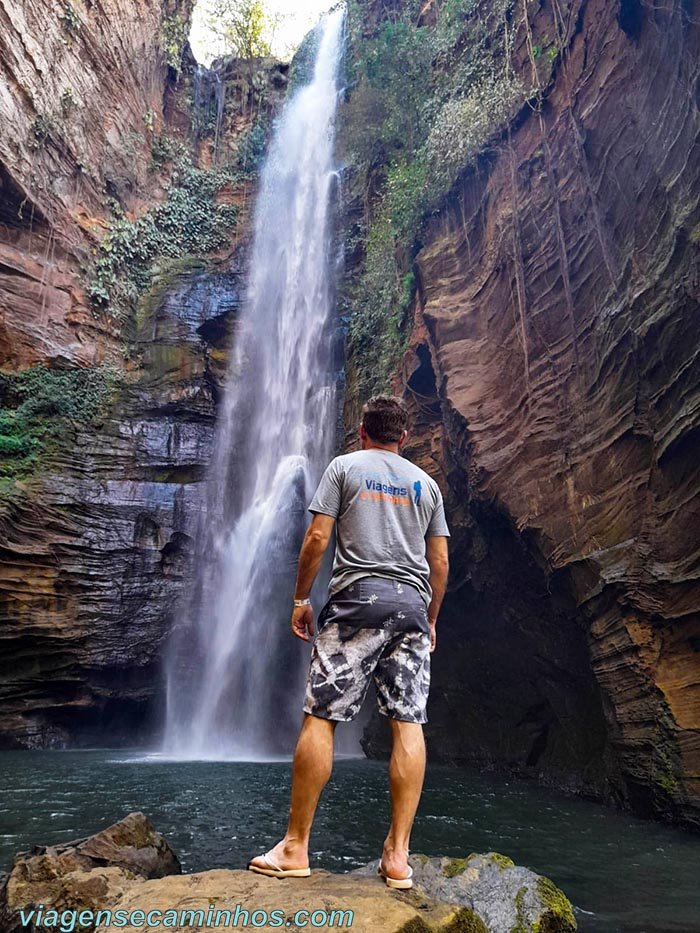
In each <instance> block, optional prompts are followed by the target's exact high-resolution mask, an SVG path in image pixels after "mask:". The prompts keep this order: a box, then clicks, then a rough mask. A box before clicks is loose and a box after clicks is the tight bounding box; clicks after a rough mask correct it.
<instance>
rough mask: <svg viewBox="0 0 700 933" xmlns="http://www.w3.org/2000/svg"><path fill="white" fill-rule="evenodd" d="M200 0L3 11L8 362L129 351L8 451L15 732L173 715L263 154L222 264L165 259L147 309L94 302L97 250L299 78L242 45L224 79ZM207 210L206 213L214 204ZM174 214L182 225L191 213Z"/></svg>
mask: <svg viewBox="0 0 700 933" xmlns="http://www.w3.org/2000/svg"><path fill="white" fill-rule="evenodd" d="M191 5H192V4H191V3H189V2H185V3H180V4H175V3H169V2H168V3H161V2H160V0H158V2H144V3H140V2H139V3H133V2H126V0H114V2H110V3H106V4H101V5H100V6H99V7H95V6H94V5H90V4H88V5H87V6H83V5H82V4H75V5H71V4H68V3H67V4H65V5H59V6H56V5H54V4H42V3H38V4H34V5H32V6H31V9H30V8H29V7H28V6H27V5H26V4H25V5H22V4H9V5H8V4H5V6H4V8H3V10H2V11H0V44H1V46H0V51H1V53H2V54H1V56H0V57H1V58H2V64H1V66H0V67H2V68H3V73H2V88H3V93H2V95H0V115H1V116H2V118H3V121H7V125H11V126H12V127H13V133H12V134H4V135H3V138H2V140H1V141H0V179H1V180H2V184H1V186H0V211H2V226H1V227H0V230H1V231H2V236H0V321H1V322H2V323H1V325H0V354H1V355H2V369H3V371H4V372H17V371H22V370H25V369H27V368H28V367H32V366H36V364H44V365H46V366H48V367H49V371H50V372H52V373H55V372H66V373H69V374H70V373H74V372H76V371H78V370H76V367H78V368H83V369H84V371H85V372H88V371H95V369H94V367H95V364H100V363H104V362H109V363H110V364H111V365H112V366H113V367H114V368H115V369H116V370H117V371H118V372H119V373H120V376H119V379H118V381H117V389H116V391H115V392H114V393H113V395H112V398H111V403H110V404H109V405H108V406H106V407H105V408H104V410H103V411H102V412H101V414H100V416H99V418H98V419H97V420H94V419H93V420H92V421H91V422H85V421H84V420H74V421H73V422H67V426H66V428H65V430H64V432H63V434H62V435H61V437H60V438H59V439H58V440H55V439H54V440H52V441H51V443H50V444H43V447H42V449H41V453H40V455H39V459H38V464H37V465H36V466H34V467H33V468H29V467H28V468H27V469H25V470H23V471H19V472H18V471H17V470H16V469H15V467H14V466H13V461H12V460H11V459H8V461H7V462H8V464H9V465H8V466H7V472H6V471H5V461H4V460H3V458H0V474H1V475H2V476H3V477H9V479H3V480H2V483H3V486H2V490H1V491H0V640H1V641H2V652H1V654H2V661H1V662H0V736H1V738H0V744H3V745H5V746H16V745H20V746H29V747H33V746H42V747H47V746H64V745H66V744H75V743H78V744H80V743H91V742H98V743H100V742H101V743H109V744H112V743H116V744H125V743H134V742H138V741H139V740H142V739H145V738H146V737H147V736H149V735H151V734H152V730H153V726H154V721H155V719H156V717H157V715H158V712H159V710H158V709H157V708H156V707H155V706H154V699H155V698H156V697H158V696H161V695H162V691H161V684H160V665H161V660H162V654H163V650H162V649H163V642H164V640H165V637H166V635H167V631H168V628H169V626H170V624H171V621H172V615H173V611H174V607H175V605H176V604H177V601H178V597H179V594H180V590H181V587H182V584H183V582H184V581H185V580H189V579H190V578H191V576H190V575H188V569H191V568H190V557H191V554H192V542H193V539H194V537H195V535H196V529H197V521H198V516H199V514H200V504H201V501H202V500H201V494H200V493H201V481H202V479H203V477H204V475H205V471H206V466H207V463H208V461H209V456H210V452H211V445H212V437H213V430H214V420H215V408H216V403H217V400H218V398H219V396H220V394H221V392H222V389H223V382H224V378H225V371H226V357H227V352H228V346H229V343H230V339H231V334H232V330H233V327H234V323H235V317H236V311H237V308H238V306H239V304H240V301H241V296H242V293H243V289H244V263H245V259H244V257H245V248H246V240H247V236H248V216H249V205H250V203H251V201H252V197H253V189H254V175H253V174H252V173H251V171H250V170H249V169H247V168H246V166H243V167H242V168H241V170H240V171H239V172H238V174H236V173H235V172H234V173H233V175H232V179H233V180H232V181H231V182H229V183H228V184H227V185H226V187H225V188H224V189H223V191H222V192H221V194H220V195H217V198H218V199H223V200H224V201H225V202H226V203H227V204H229V205H231V206H232V209H233V210H235V211H237V212H238V220H237V223H236V224H235V226H232V227H231V228H230V230H227V231H224V236H223V238H222V241H221V244H220V248H219V249H217V250H216V251H214V253H213V255H212V256H211V257H210V258H209V257H208V258H207V260H206V261H205V260H203V259H202V258H199V257H198V256H197V254H196V249H193V248H192V247H191V246H190V247H189V255H187V256H186V257H185V258H181V259H179V260H173V259H172V252H171V253H169V254H168V256H169V257H170V258H167V260H163V261H162V262H161V261H159V262H158V263H156V265H155V267H154V271H153V277H152V280H151V282H150V286H149V287H148V288H146V289H144V290H143V292H142V294H140V296H139V299H138V302H137V306H136V308H135V311H134V313H133V315H131V316H130V317H129V318H128V319H127V320H123V319H122V320H120V319H119V318H118V316H117V315H116V314H115V313H113V310H112V308H111V305H106V306H101V307H100V306H96V305H95V303H94V302H91V301H90V298H89V296H88V293H87V285H88V281H89V278H90V276H91V275H92V274H93V273H94V261H95V257H94V256H93V253H94V252H95V251H96V250H97V255H102V256H104V251H103V252H102V253H100V252H99V244H100V242H102V238H103V236H104V234H105V232H107V231H109V230H110V229H113V228H114V226H115V224H122V225H125V224H127V225H128V224H129V223H131V222H132V221H135V220H136V219H137V218H139V217H140V216H143V215H144V214H145V212H146V211H147V210H148V209H149V208H151V207H153V205H156V204H162V203H164V202H165V201H166V199H167V198H168V196H169V195H168V192H169V190H170V189H172V188H173V187H176V186H177V184H178V172H179V174H180V176H182V174H183V171H182V169H180V168H179V167H178V165H177V163H176V162H175V160H174V157H173V152H180V151H185V150H187V151H189V152H190V154H191V156H190V157H191V159H192V164H193V165H195V166H197V167H199V168H201V169H203V170H207V169H209V168H210V167H211V166H212V163H213V162H214V160H217V164H223V163H231V162H232V160H233V159H234V158H235V154H236V151H237V147H238V145H239V142H240V139H241V138H242V137H243V136H244V135H245V134H246V133H248V132H249V131H251V130H252V129H253V128H254V127H255V126H256V124H257V123H258V122H259V120H260V118H261V117H264V116H265V115H266V113H268V112H271V111H272V110H273V109H274V108H275V106H276V104H277V103H278V102H279V100H280V99H281V97H282V96H283V95H284V92H285V88H286V84H287V76H286V72H287V68H286V66H282V65H279V64H278V63H275V62H273V61H263V62H250V63H246V65H245V68H243V67H242V66H239V65H237V64H236V63H235V62H222V63H220V69H221V74H220V78H221V80H220V81H218V82H214V81H213V80H209V81H208V82H207V80H206V75H205V76H201V75H200V74H199V72H198V71H197V69H196V66H195V63H194V62H193V60H192V59H191V56H190V55H189V53H188V49H187V46H186V45H182V43H183V42H184V36H185V35H186V31H187V28H186V21H187V19H188V17H189V12H190V7H191ZM178 29H179V33H177V30H178ZM173 30H176V35H175V38H176V39H177V37H178V35H179V41H180V46H177V42H175V46H176V48H175V51H176V52H177V55H179V58H177V57H176V58H175V59H173V54H174V53H173V47H172V44H173V41H174V40H173V38H172V37H173ZM169 40H170V45H168V41H169ZM173 61H174V62H175V64H176V65H177V68H175V67H174V66H173ZM168 62H170V64H168ZM253 81H254V82H255V87H256V91H255V92H253V91H252V82H253ZM214 84H218V86H219V87H220V94H219V98H218V100H214V99H213V95H214V91H213V85H214ZM68 90H70V94H68V93H67V92H68ZM258 130H259V132H258V136H260V135H261V133H262V141H263V143H264V131H263V129H261V127H258ZM159 145H160V149H159V148H158V146H159ZM166 145H167V147H168V148H164V147H165V146H166ZM157 156H159V159H157V158H156V157H157ZM212 171H216V166H214V168H213V169H212ZM199 205H200V202H197V201H195V202H194V207H195V208H197V207H198V206H199ZM204 206H205V209H204V210H203V211H202V212H201V213H202V216H203V217H204V219H205V220H206V219H207V217H208V216H209V215H210V214H211V211H213V210H214V209H215V206H216V202H215V201H212V206H211V208H209V206H208V205H207V204H205V205H204ZM176 209H177V202H176V203H175V206H174V208H173V212H172V214H171V215H170V216H169V217H168V218H166V220H170V221H172V220H173V219H174V220H175V221H177V222H178V223H180V222H182V223H187V222H189V218H188V217H185V218H184V220H182V221H181V220H180V219H179V215H177V213H176ZM188 210H189V208H188ZM197 222H198V221H197V218H196V217H195V218H194V219H193V220H192V221H191V223H193V224H196V223H197ZM144 236H146V234H144ZM190 240H191V241H192V242H193V243H194V247H195V248H196V246H197V240H196V237H194V236H191V237H190ZM136 245H137V247H138V241H137V244H136ZM183 252H185V253H187V252H188V250H187V249H183ZM203 252H205V251H204V250H203ZM210 252H211V251H210ZM137 261H138V253H136V254H135V258H134V260H133V262H137ZM131 264H132V265H133V263H131ZM129 265H130V263H129V261H127V262H125V263H124V264H123V266H122V268H120V269H119V278H120V279H126V278H127V276H128V275H129V273H130V268H129ZM3 401H5V400H4V399H3ZM10 414H12V413H10ZM52 418H53V415H49V416H48V419H47V423H49V424H50V423H51V421H52ZM64 421H65V419H64ZM42 430H43V429H42ZM3 433H5V432H4V430H2V431H0V434H3ZM13 440H14V438H13V437H10V438H9V441H8V442H7V443H8V444H9V443H10V442H11V441H13ZM20 440H21V438H20ZM9 450H10V451H12V447H11V446H10V447H9ZM1 452H2V453H3V454H5V453H6V450H5V448H2V449H1ZM13 471H14V472H13Z"/></svg>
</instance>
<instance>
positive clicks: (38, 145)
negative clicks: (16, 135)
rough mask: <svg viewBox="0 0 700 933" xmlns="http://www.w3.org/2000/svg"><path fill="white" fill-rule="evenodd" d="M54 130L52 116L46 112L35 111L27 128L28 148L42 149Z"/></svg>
mask: <svg viewBox="0 0 700 933" xmlns="http://www.w3.org/2000/svg"><path fill="white" fill-rule="evenodd" d="M55 131H56V125H55V123H54V121H53V120H52V118H51V117H50V116H49V115H48V114H47V113H37V115H36V116H35V117H34V120H33V121H32V125H31V127H30V130H29V148H30V149H33V150H34V151H37V150H39V149H44V148H45V147H46V145H47V144H48V141H49V139H50V137H51V135H52V134H53V133H55Z"/></svg>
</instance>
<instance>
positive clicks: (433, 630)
mask: <svg viewBox="0 0 700 933" xmlns="http://www.w3.org/2000/svg"><path fill="white" fill-rule="evenodd" d="M428 626H429V628H430V653H431V654H432V653H433V651H435V645H436V644H437V619H428Z"/></svg>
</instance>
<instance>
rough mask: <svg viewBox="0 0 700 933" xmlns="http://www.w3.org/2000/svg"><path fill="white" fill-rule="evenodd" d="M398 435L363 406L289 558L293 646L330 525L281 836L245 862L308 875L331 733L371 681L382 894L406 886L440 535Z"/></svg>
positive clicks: (380, 399)
mask: <svg viewBox="0 0 700 933" xmlns="http://www.w3.org/2000/svg"><path fill="white" fill-rule="evenodd" d="M406 425H407V416H406V411H405V409H404V407H403V405H402V404H401V402H400V401H399V399H396V398H391V397H388V396H375V397H374V398H372V399H370V400H369V402H368V403H367V404H366V405H365V407H364V409H363V413H362V423H361V426H360V439H361V442H362V450H359V451H356V452H355V453H351V454H345V455H344V456H340V457H336V458H335V459H334V460H333V461H331V463H330V464H329V466H328V467H327V469H326V471H325V473H324V475H323V477H322V478H321V482H320V484H319V486H318V489H317V490H316V493H315V495H314V497H313V499H312V501H311V504H310V505H309V511H310V512H312V513H313V519H312V521H311V524H310V526H309V528H308V531H307V532H306V536H305V538H304V543H303V545H302V549H301V553H300V556H299V567H298V572H297V583H296V592H295V598H294V611H293V614H292V622H291V625H292V631H293V633H294V634H295V635H296V636H297V637H298V638H302V639H304V640H305V641H308V640H309V638H310V636H312V635H313V633H314V624H313V610H312V608H311V603H310V600H309V593H310V592H311V586H312V584H313V582H314V579H315V577H316V574H317V572H318V569H319V567H320V565H321V560H322V558H323V554H324V552H325V550H326V547H327V545H328V542H329V540H330V538H331V534H332V531H333V528H334V525H335V524H336V522H337V529H336V539H337V540H336V552H335V560H334V564H333V574H332V577H331V582H330V586H329V600H328V602H327V603H326V604H325V606H324V607H323V609H322V611H321V614H320V616H319V620H318V627H319V631H318V634H317V636H316V638H315V641H314V645H313V650H312V655H311V664H310V670H309V678H308V682H307V687H306V699H305V702H304V714H305V715H304V722H303V725H302V728H301V733H300V735H299V739H298V742H297V746H296V751H295V753H294V764H293V770H292V795H291V807H290V812H289V824H288V827H287V833H286V835H285V837H284V839H282V840H281V841H280V842H279V843H278V844H277V845H276V846H274V848H272V849H271V850H270V851H269V852H267V853H266V854H265V855H261V856H258V857H257V858H255V859H253V860H252V861H251V862H249V864H248V867H249V868H250V869H251V870H252V871H257V872H260V873H262V874H267V875H273V876H275V877H306V876H308V875H309V874H310V869H309V860H308V843H309V835H310V832H311V825H312V822H313V818H314V814H315V812H316V806H317V804H318V801H319V797H320V795H321V792H322V790H323V788H324V787H325V785H326V782H327V781H328V778H329V777H330V773H331V769H332V765H333V733H334V729H335V725H336V723H337V722H349V721H350V720H352V719H353V718H354V717H355V716H356V715H357V713H358V712H359V710H360V707H361V705H362V700H363V699H364V696H365V693H366V690H367V687H368V685H369V680H370V677H373V678H374V682H375V686H376V690H377V702H378V705H379V711H380V713H383V714H384V715H385V716H387V717H388V719H389V724H390V726H391V732H392V743H393V744H392V754H391V761H390V764H389V783H390V790H391V807H392V816H391V826H390V827H389V831H388V833H387V836H386V840H385V842H384V849H383V852H382V858H381V860H380V863H379V873H380V874H381V875H382V877H384V879H385V880H386V883H387V884H388V885H389V886H390V887H397V888H410V887H411V886H412V884H413V882H412V880H411V875H412V874H413V872H412V870H411V868H410V866H409V865H408V846H409V838H410V834H411V828H412V826H413V819H414V817H415V813H416V809H417V807H418V801H419V799H420V795H421V790H422V787H423V776H424V772H425V743H424V740H423V723H424V722H426V714H425V710H426V703H427V699H428V689H429V685H430V652H431V651H433V650H434V648H435V644H436V622H437V616H438V611H439V609H440V604H441V602H442V598H443V595H444V592H445V585H446V582H447V571H448V557H447V538H448V537H449V534H450V533H449V531H448V528H447V523H446V521H445V512H444V506H443V501H442V495H441V493H440V490H439V488H438V486H437V484H436V483H435V481H434V480H433V479H431V478H430V477H429V476H428V474H427V473H425V472H424V471H423V470H421V469H419V468H418V467H417V466H415V465H414V464H412V463H411V462H410V461H408V460H406V459H405V458H404V457H402V456H401V454H400V450H401V447H402V446H403V444H404V442H405V440H406V436H407V431H406Z"/></svg>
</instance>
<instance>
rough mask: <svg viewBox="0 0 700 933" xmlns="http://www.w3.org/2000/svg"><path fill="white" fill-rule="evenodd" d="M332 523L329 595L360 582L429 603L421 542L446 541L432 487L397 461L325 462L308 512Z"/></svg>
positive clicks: (380, 457)
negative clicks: (383, 584)
mask: <svg viewBox="0 0 700 933" xmlns="http://www.w3.org/2000/svg"><path fill="white" fill-rule="evenodd" d="M309 511H310V512H321V513H322V514H323V515H332V516H333V518H335V519H337V524H336V550H335V560H334V562H333V575H332V577H331V582H330V585H329V588H328V589H329V593H330V595H331V596H333V595H334V594H335V593H337V592H338V591H339V590H341V589H343V587H345V586H347V585H348V584H350V583H353V582H354V581H355V580H359V579H360V578H361V577H367V576H374V577H389V578H390V579H393V580H401V581H402V582H405V583H410V584H412V585H413V586H415V587H416V588H417V589H418V590H419V592H420V593H421V595H422V597H423V599H424V600H425V603H426V606H427V605H429V604H430V600H431V599H432V592H431V589H430V584H429V583H428V579H429V577H430V568H429V566H428V561H427V560H426V556H425V539H426V537H429V536H431V535H443V536H445V537H449V534H450V532H449V531H448V529H447V522H446V521H445V508H444V505H443V502H442V493H441V492H440V488H439V486H438V484H437V483H436V482H435V480H433V479H431V477H430V476H428V474H427V473H426V472H425V471H424V470H421V469H420V467H417V466H416V465H415V464H414V463H411V461H410V460H406V459H405V457H402V456H401V455H400V454H395V453H392V452H391V451H389V450H379V449H377V448H370V449H369V450H358V451H356V452H355V453H351V454H344V455H343V456H341V457H336V458H335V459H334V460H331V462H330V463H329V465H328V467H327V468H326V471H325V473H324V474H323V476H322V477H321V482H320V483H319V486H318V489H317V490H316V493H315V495H314V497H313V499H312V500H311V503H310V505H309Z"/></svg>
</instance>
